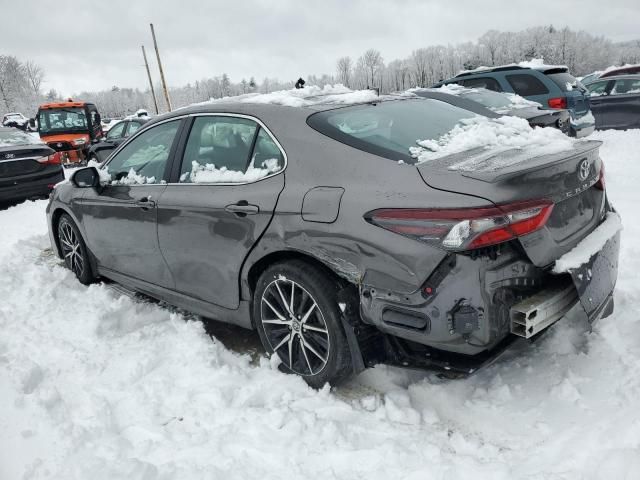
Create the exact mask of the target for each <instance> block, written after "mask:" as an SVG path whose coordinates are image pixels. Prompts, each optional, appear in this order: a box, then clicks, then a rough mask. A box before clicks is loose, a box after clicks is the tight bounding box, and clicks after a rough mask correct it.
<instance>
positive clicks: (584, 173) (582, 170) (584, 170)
mask: <svg viewBox="0 0 640 480" xmlns="http://www.w3.org/2000/svg"><path fill="white" fill-rule="evenodd" d="M589 172H591V165H589V161H588V160H587V159H586V158H585V159H584V160H582V161H581V162H580V166H579V167H578V178H579V179H580V181H581V182H584V181H585V180H586V179H587V177H588V176H589Z"/></svg>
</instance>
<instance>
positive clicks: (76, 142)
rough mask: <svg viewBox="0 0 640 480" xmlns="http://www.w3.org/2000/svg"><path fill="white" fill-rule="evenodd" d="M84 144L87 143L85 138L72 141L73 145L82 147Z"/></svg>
mask: <svg viewBox="0 0 640 480" xmlns="http://www.w3.org/2000/svg"><path fill="white" fill-rule="evenodd" d="M85 143H87V139H86V138H76V139H75V140H74V141H73V144H74V145H84V144H85Z"/></svg>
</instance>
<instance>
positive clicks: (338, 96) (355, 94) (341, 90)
mask: <svg viewBox="0 0 640 480" xmlns="http://www.w3.org/2000/svg"><path fill="white" fill-rule="evenodd" d="M396 97H397V96H396ZM387 98H392V97H389V96H378V94H377V93H376V92H375V91H374V90H351V89H350V88H347V87H345V86H344V85H342V84H337V85H325V86H324V87H322V88H321V87H318V86H315V85H311V86H308V87H304V88H293V89H291V90H279V91H277V92H271V93H247V94H244V95H238V96H235V97H224V98H218V99H212V100H209V101H207V102H202V103H195V104H193V105H190V106H194V105H207V104H212V103H230V102H239V103H257V104H272V105H284V106H287V107H310V106H313V105H350V104H355V103H365V102H373V101H380V100H384V99H387ZM185 108H186V107H185Z"/></svg>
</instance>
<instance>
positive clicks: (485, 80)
mask: <svg viewBox="0 0 640 480" xmlns="http://www.w3.org/2000/svg"><path fill="white" fill-rule="evenodd" d="M451 83H457V84H459V85H463V86H465V87H468V88H486V89H487V90H494V91H496V92H510V93H517V94H518V95H520V96H521V97H525V98H527V99H528V100H533V101H534V102H538V103H540V104H541V105H543V106H544V107H549V108H564V109H567V110H569V112H570V114H571V129H570V133H571V135H573V136H576V137H585V136H587V135H589V134H591V133H592V132H593V131H594V130H595V120H594V118H593V115H591V110H590V106H589V94H588V92H587V89H586V88H585V87H584V86H583V85H582V84H581V83H580V82H579V81H578V80H577V79H576V78H575V77H574V76H573V75H571V74H570V73H569V69H568V68H567V67H558V66H544V65H540V66H536V67H534V68H530V67H520V66H517V65H507V66H501V67H494V68H482V69H478V70H472V71H468V72H463V73H460V74H459V75H457V76H455V77H453V78H450V79H448V80H445V81H443V82H440V83H439V84H437V85H436V87H439V86H441V85H446V84H451Z"/></svg>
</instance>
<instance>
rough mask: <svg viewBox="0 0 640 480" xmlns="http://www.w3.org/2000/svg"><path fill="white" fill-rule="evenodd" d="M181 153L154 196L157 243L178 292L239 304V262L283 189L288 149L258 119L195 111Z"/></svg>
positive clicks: (230, 305) (232, 305) (224, 304)
mask: <svg viewBox="0 0 640 480" xmlns="http://www.w3.org/2000/svg"><path fill="white" fill-rule="evenodd" d="M181 157H182V160H181V162H175V166H174V171H173V173H172V183H169V185H168V186H167V188H166V190H165V191H164V192H163V194H162V196H161V197H160V198H159V200H158V239H159V243H160V249H161V251H162V254H163V255H164V258H165V259H166V261H167V264H168V265H169V269H170V271H171V273H172V274H173V278H174V279H175V282H176V290H177V291H179V292H181V293H184V294H187V295H189V296H191V297H195V298H198V299H200V300H204V301H207V302H210V303H213V304H216V305H219V306H222V307H225V308H229V309H236V308H238V306H239V301H240V292H239V273H240V270H241V267H242V264H243V262H244V260H245V258H246V257H247V255H248V254H249V252H250V251H251V249H252V248H253V246H254V245H255V243H256V241H257V240H258V239H259V238H260V236H261V235H262V233H263V232H264V230H265V229H266V228H267V226H268V224H269V222H270V220H271V217H272V216H273V212H274V210H275V207H276V203H277V201H278V197H279V195H280V192H281V191H282V189H283V188H284V175H283V174H281V172H282V171H283V170H284V168H285V164H286V156H285V153H284V151H283V149H282V147H281V146H280V145H279V144H278V143H277V140H276V139H275V137H273V135H272V134H271V133H270V132H269V131H268V130H267V129H266V127H265V126H264V125H263V124H262V123H261V122H260V121H258V120H256V119H253V118H249V117H246V116H241V115H230V114H215V115H202V116H196V117H195V118H193V120H192V123H191V125H190V130H189V134H188V138H186V140H185V142H184V147H183V153H182V155H181Z"/></svg>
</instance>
